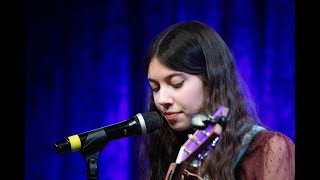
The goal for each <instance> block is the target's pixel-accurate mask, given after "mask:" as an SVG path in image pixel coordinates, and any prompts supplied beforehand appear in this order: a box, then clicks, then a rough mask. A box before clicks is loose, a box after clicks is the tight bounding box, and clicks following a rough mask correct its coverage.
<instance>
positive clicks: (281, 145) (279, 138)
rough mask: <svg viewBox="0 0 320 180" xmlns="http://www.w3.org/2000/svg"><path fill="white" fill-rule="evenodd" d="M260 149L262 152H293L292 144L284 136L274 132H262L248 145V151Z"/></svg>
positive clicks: (293, 145) (293, 146)
mask: <svg viewBox="0 0 320 180" xmlns="http://www.w3.org/2000/svg"><path fill="white" fill-rule="evenodd" d="M260 148H261V149H262V150H263V151H264V152H268V151H273V152H278V151H280V152H281V150H291V151H294V148H295V144H294V142H293V141H292V140H291V139H290V138H289V137H288V136H286V135H285V134H283V133H281V132H276V131H262V132H260V133H259V134H257V135H256V137H255V138H254V139H253V140H252V143H251V144H250V147H249V149H248V150H249V151H256V150H257V149H260Z"/></svg>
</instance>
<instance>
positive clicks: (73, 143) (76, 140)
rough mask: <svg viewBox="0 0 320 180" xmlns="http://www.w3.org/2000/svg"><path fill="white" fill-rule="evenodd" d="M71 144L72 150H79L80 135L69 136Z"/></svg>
mask: <svg viewBox="0 0 320 180" xmlns="http://www.w3.org/2000/svg"><path fill="white" fill-rule="evenodd" d="M68 139H69V141H70V145H71V151H77V150H79V149H80V148H81V141H80V138H79V136H78V135H73V136H69V137H68Z"/></svg>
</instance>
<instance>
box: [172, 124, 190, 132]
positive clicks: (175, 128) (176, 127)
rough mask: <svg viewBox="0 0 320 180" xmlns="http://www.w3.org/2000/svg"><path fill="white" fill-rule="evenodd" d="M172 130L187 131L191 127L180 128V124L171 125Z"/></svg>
mask: <svg viewBox="0 0 320 180" xmlns="http://www.w3.org/2000/svg"><path fill="white" fill-rule="evenodd" d="M170 127H171V129H173V130H174V131H185V130H187V129H189V127H185V126H179V125H178V124H174V125H171V124H170Z"/></svg>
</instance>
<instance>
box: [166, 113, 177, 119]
mask: <svg viewBox="0 0 320 180" xmlns="http://www.w3.org/2000/svg"><path fill="white" fill-rule="evenodd" d="M178 115H179V113H171V112H167V113H164V117H165V118H166V119H167V120H174V119H175V118H176V117H177V116H178Z"/></svg>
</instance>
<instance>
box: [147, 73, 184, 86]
mask: <svg viewBox="0 0 320 180" xmlns="http://www.w3.org/2000/svg"><path fill="white" fill-rule="evenodd" d="M184 75H185V74H184V73H182V72H175V73H172V74H170V75H168V76H167V77H165V78H164V79H165V81H168V80H170V79H172V78H173V77H175V76H184ZM148 80H149V81H150V82H154V83H156V82H158V81H156V80H154V79H152V78H149V77H148Z"/></svg>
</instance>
